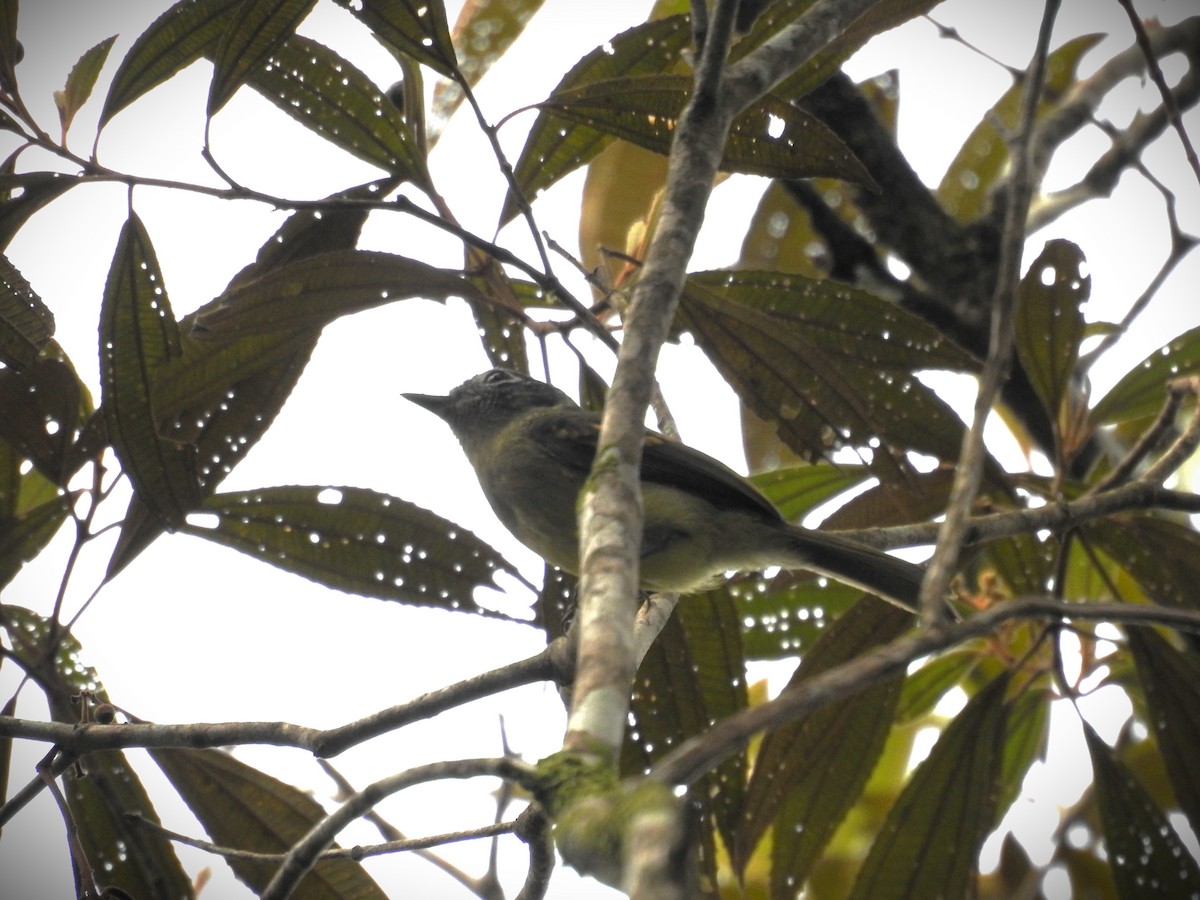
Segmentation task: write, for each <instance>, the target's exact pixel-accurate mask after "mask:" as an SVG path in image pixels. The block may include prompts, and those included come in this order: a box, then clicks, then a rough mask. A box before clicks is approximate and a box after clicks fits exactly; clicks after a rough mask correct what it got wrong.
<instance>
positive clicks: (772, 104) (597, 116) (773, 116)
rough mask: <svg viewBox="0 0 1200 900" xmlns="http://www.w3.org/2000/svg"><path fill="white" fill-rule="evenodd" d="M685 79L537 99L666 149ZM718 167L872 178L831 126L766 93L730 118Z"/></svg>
mask: <svg viewBox="0 0 1200 900" xmlns="http://www.w3.org/2000/svg"><path fill="white" fill-rule="evenodd" d="M691 83H692V82H691V79H690V78H688V77H687V76H683V75H664V74H657V73H656V74H648V75H633V76H626V75H622V76H618V77H616V78H609V79H605V80H603V81H595V82H590V83H588V84H585V85H583V86H581V87H577V88H571V89H568V90H564V91H556V92H555V93H553V94H551V95H550V97H549V99H547V100H545V101H544V102H543V103H541V104H539V107H540V108H541V109H550V110H553V111H554V112H555V113H557V114H558V116H560V117H561V118H563V119H566V120H567V121H569V122H573V123H575V124H577V125H583V126H586V127H588V128H592V129H595V130H596V131H601V132H604V133H605V134H611V135H613V136H614V137H620V138H624V139H625V140H627V141H630V142H631V143H634V144H637V145H638V146H640V147H644V148H646V149H647V150H653V151H655V152H657V153H662V154H667V153H669V152H670V149H671V141H672V139H673V137H674V134H675V126H676V124H677V123H678V121H679V116H680V114H681V113H682V112H683V108H684V106H685V104H686V103H687V100H688V97H689V95H690V94H691ZM720 167H721V168H722V169H723V170H725V171H732V172H745V173H748V174H751V175H765V176H767V177H773V178H809V177H815V176H829V177H834V178H843V179H846V180H849V181H855V182H859V183H863V184H869V183H871V176H870V175H869V174H867V171H866V169H864V168H863V166H862V164H861V163H859V161H858V160H857V159H855V157H854V155H853V154H852V153H851V152H850V151H849V149H848V148H847V147H846V145H845V144H844V143H842V141H841V139H840V138H839V137H838V136H837V135H836V134H834V133H833V131H832V130H830V129H829V128H828V127H827V126H826V125H824V124H823V123H822V122H820V121H819V120H818V119H816V118H814V117H813V116H811V115H809V114H808V113H806V112H804V111H803V110H801V109H799V108H797V107H795V106H793V105H792V104H790V103H787V102H785V101H783V100H781V99H779V98H778V97H775V96H771V95H767V96H765V97H762V98H760V99H759V100H757V101H755V103H754V104H752V105H751V106H750V108H749V109H747V110H746V111H745V112H743V113H742V114H741V115H739V116H738V117H737V118H736V119H734V122H733V125H732V127H731V128H730V132H729V138H728V140H727V142H726V144H725V153H724V156H723V157H722V159H721V166H720Z"/></svg>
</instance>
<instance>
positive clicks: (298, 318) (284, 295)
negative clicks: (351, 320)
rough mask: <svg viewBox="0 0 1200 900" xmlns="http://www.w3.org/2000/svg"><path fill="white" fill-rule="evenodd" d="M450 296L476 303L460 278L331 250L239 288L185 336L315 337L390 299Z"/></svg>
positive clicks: (412, 263) (405, 262) (400, 259)
mask: <svg viewBox="0 0 1200 900" xmlns="http://www.w3.org/2000/svg"><path fill="white" fill-rule="evenodd" d="M451 295H457V296H469V297H473V298H476V299H478V291H477V290H476V289H475V287H474V285H472V284H471V282H470V281H468V280H467V279H466V278H464V277H463V275H462V274H461V273H460V272H454V271H451V270H449V269H439V268H437V267H435V266H431V265H429V264H428V263H424V262H421V261H419V260H415V259H409V258H407V257H404V256H397V255H396V254H393V253H380V252H376V251H369V250H333V251H330V252H329V253H321V254H317V255H315V256H310V257H307V258H305V259H301V260H298V261H297V262H294V263H290V264H288V265H285V266H282V267H280V268H278V269H274V270H272V271H271V272H268V273H266V274H265V275H262V276H261V277H259V278H257V279H255V280H253V281H248V282H243V283H241V284H239V285H238V286H237V287H235V288H234V289H233V290H232V291H230V292H229V293H227V294H225V295H223V296H222V297H219V298H218V299H217V300H216V301H214V302H213V303H211V304H209V305H208V306H207V307H205V308H204V309H203V310H201V311H200V312H198V313H197V315H196V317H195V319H194V320H193V321H192V329H191V334H192V336H193V337H196V338H198V339H200V340H229V339H230V338H232V337H243V336H246V335H252V334H271V333H274V332H292V331H319V330H320V329H321V328H323V327H325V326H326V325H328V324H329V323H330V322H332V321H333V320H334V319H336V318H337V317H339V316H343V315H348V314H350V313H355V312H361V311H363V310H365V309H372V308H374V307H376V306H380V305H382V304H384V303H390V302H392V301H394V300H404V299H408V298H411V297H436V298H437V299H439V300H444V299H445V298H446V297H449V296H451Z"/></svg>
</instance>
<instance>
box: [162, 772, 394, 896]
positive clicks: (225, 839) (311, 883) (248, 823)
mask: <svg viewBox="0 0 1200 900" xmlns="http://www.w3.org/2000/svg"><path fill="white" fill-rule="evenodd" d="M149 753H150V756H151V758H153V760H154V761H155V762H156V763H158V766H159V768H161V769H162V770H163V772H164V773H165V774H166V776H167V778H169V779H170V781H171V784H172V785H173V786H174V787H175V790H177V791H178V792H179V795H180V796H181V797H183V799H184V802H186V803H187V805H188V808H189V809H190V810H191V811H192V813H193V814H194V815H195V816H196V818H197V819H199V820H200V824H201V825H202V826H203V827H204V830H205V831H206V832H208V834H209V836H210V837H211V838H212V839H213V841H215V842H216V843H217V844H220V845H221V846H223V847H236V848H237V849H239V850H252V851H255V852H258V853H280V854H282V853H286V852H287V851H288V850H289V849H290V848H291V846H292V845H293V844H295V843H296V842H297V841H299V840H300V839H301V838H302V837H304V835H305V834H306V833H307V832H308V831H309V830H310V829H311V828H313V827H314V826H315V825H317V823H319V822H320V821H322V820H323V819H324V818H325V815H326V813H325V810H324V809H322V807H321V804H319V803H318V802H317V801H316V800H314V799H313V798H312V797H310V796H309V795H308V794H307V793H305V792H304V791H301V790H300V789H298V788H295V787H293V786H292V785H290V784H285V783H284V782H282V781H279V780H278V779H277V778H273V777H271V776H270V775H268V774H266V773H265V772H260V771H259V770H257V769H254V768H252V767H250V766H248V765H246V764H245V763H242V762H239V761H238V760H237V759H235V758H234V757H233V756H231V755H230V754H228V753H226V752H225V751H223V750H174V749H170V750H150V751H149ZM229 865H230V866H231V867H232V868H233V871H234V873H235V874H236V875H237V877H238V878H239V879H241V881H242V882H243V883H245V884H246V885H247V886H249V887H250V888H251V890H253V891H254V893H255V894H259V893H261V892H262V891H263V889H264V888H266V886H267V884H268V883H269V882H270V880H271V878H272V876H273V875H274V874H275V872H276V870H277V869H278V868H279V864H278V863H276V862H259V861H255V860H247V859H239V858H236V857H235V858H231V859H230V860H229ZM147 896H149V895H147ZM290 896H291V897H292V898H293V900H384V898H385V897H386V895H385V894H384V892H383V891H382V890H381V889H380V887H379V885H377V884H376V883H375V882H374V880H373V879H372V878H371V876H370V875H368V874H367V873H366V871H365V870H364V869H363V867H362V864H361V863H358V862H355V861H353V860H349V859H339V860H325V861H323V862H319V863H318V864H317V865H316V866H314V867H313V869H312V870H311V871H310V872H308V873H307V874H306V875H305V876H304V878H303V879H302V880H301V881H300V883H299V885H297V887H296V890H295V891H294V892H293V893H292V894H291V895H290Z"/></svg>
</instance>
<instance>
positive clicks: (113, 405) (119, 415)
mask: <svg viewBox="0 0 1200 900" xmlns="http://www.w3.org/2000/svg"><path fill="white" fill-rule="evenodd" d="M179 354H180V346H179V326H178V325H177V324H176V322H175V317H174V315H173V314H172V313H171V305H170V303H169V302H168V300H167V292H166V288H165V286H164V285H163V279H162V273H161V271H160V270H159V267H158V260H157V259H156V258H155V256H154V248H153V247H152V246H151V244H150V236H149V235H148V234H147V233H146V230H145V228H144V227H143V226H142V223H141V221H140V220H139V219H138V218H137V216H135V215H132V214H131V215H130V218H129V219H128V220H127V221H126V223H125V225H124V227H123V228H122V229H121V237H120V240H119V241H118V243H117V250H116V253H115V254H114V255H113V263H112V268H111V269H110V270H109V273H108V281H107V283H106V284H105V287H104V301H103V303H102V305H101V309H100V379H101V387H102V398H103V403H102V406H103V409H104V416H105V421H106V423H107V426H108V436H109V439H110V440H111V441H112V446H113V450H114V451H115V452H116V454H117V458H118V459H120V460H121V466H122V468H123V469H124V471H125V472H126V474H127V475H128V476H129V480H130V481H131V482H132V483H133V487H134V490H135V491H136V492H137V494H138V496H139V497H141V499H142V500H143V501H144V502H145V503H146V505H147V506H148V507H149V508H150V510H151V511H152V512H153V513H154V514H155V515H156V516H158V518H159V519H161V520H162V523H163V525H164V526H166V527H167V528H173V527H175V526H177V525H179V524H180V523H181V522H182V521H183V517H184V515H186V513H187V511H188V510H189V509H191V507H192V506H193V505H194V504H195V502H196V500H197V499H198V497H199V495H200V490H199V482H198V481H197V477H196V455H195V448H193V447H188V446H181V445H179V444H175V443H171V442H169V441H165V440H163V439H161V438H160V437H159V435H158V430H157V427H156V423H155V416H154V409H153V404H152V403H151V396H150V392H151V387H152V385H153V383H154V378H155V376H156V375H157V374H158V372H159V371H160V370H161V369H162V368H163V367H164V366H165V365H166V364H167V363H168V362H170V361H171V360H172V359H175V358H177V357H178V356H179Z"/></svg>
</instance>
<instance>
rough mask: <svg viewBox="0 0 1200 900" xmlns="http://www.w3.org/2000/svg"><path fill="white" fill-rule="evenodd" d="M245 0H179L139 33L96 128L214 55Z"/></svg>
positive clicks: (126, 55)
mask: <svg viewBox="0 0 1200 900" xmlns="http://www.w3.org/2000/svg"><path fill="white" fill-rule="evenodd" d="M243 2H244V0H180V2H178V3H176V4H175V5H174V6H172V7H171V8H170V9H168V10H167V11H166V12H165V13H163V14H162V15H161V16H159V17H158V18H157V19H155V20H154V21H153V22H152V23H151V24H150V27H149V28H147V29H146V30H145V31H143V32H142V33H141V34H140V35H138V37H137V40H135V41H134V42H133V46H132V47H130V48H129V52H128V53H126V54H125V58H124V59H123V60H121V65H120V66H118V67H117V72H116V74H115V75H114V76H113V80H112V84H110V85H109V88H108V96H107V97H106V98H105V100H104V109H103V110H102V111H101V112H100V125H101V127H103V126H104V124H105V123H107V122H108V120H109V119H111V118H112V117H113V116H115V115H116V114H117V113H118V112H120V111H121V110H122V109H124V108H125V107H126V106H128V105H129V104H130V103H132V102H133V101H134V100H136V99H137V98H138V97H140V96H142V95H143V94H145V93H146V92H147V91H149V90H150V89H151V88H154V87H156V86H158V85H160V84H162V83H163V82H164V81H166V80H167V79H168V78H170V77H171V76H172V75H174V74H175V73H176V72H179V71H181V70H182V69H185V68H187V67H188V66H190V65H191V64H192V63H194V62H195V61H196V60H197V59H199V58H200V57H201V56H203V55H205V54H206V53H212V51H213V50H214V49H215V48H216V45H217V42H218V41H219V40H220V39H221V35H222V34H224V33H225V29H226V28H227V27H228V25H229V20H230V18H231V16H232V14H233V11H234V9H235V8H237V7H238V6H239V5H240V4H242V3H243Z"/></svg>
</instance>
